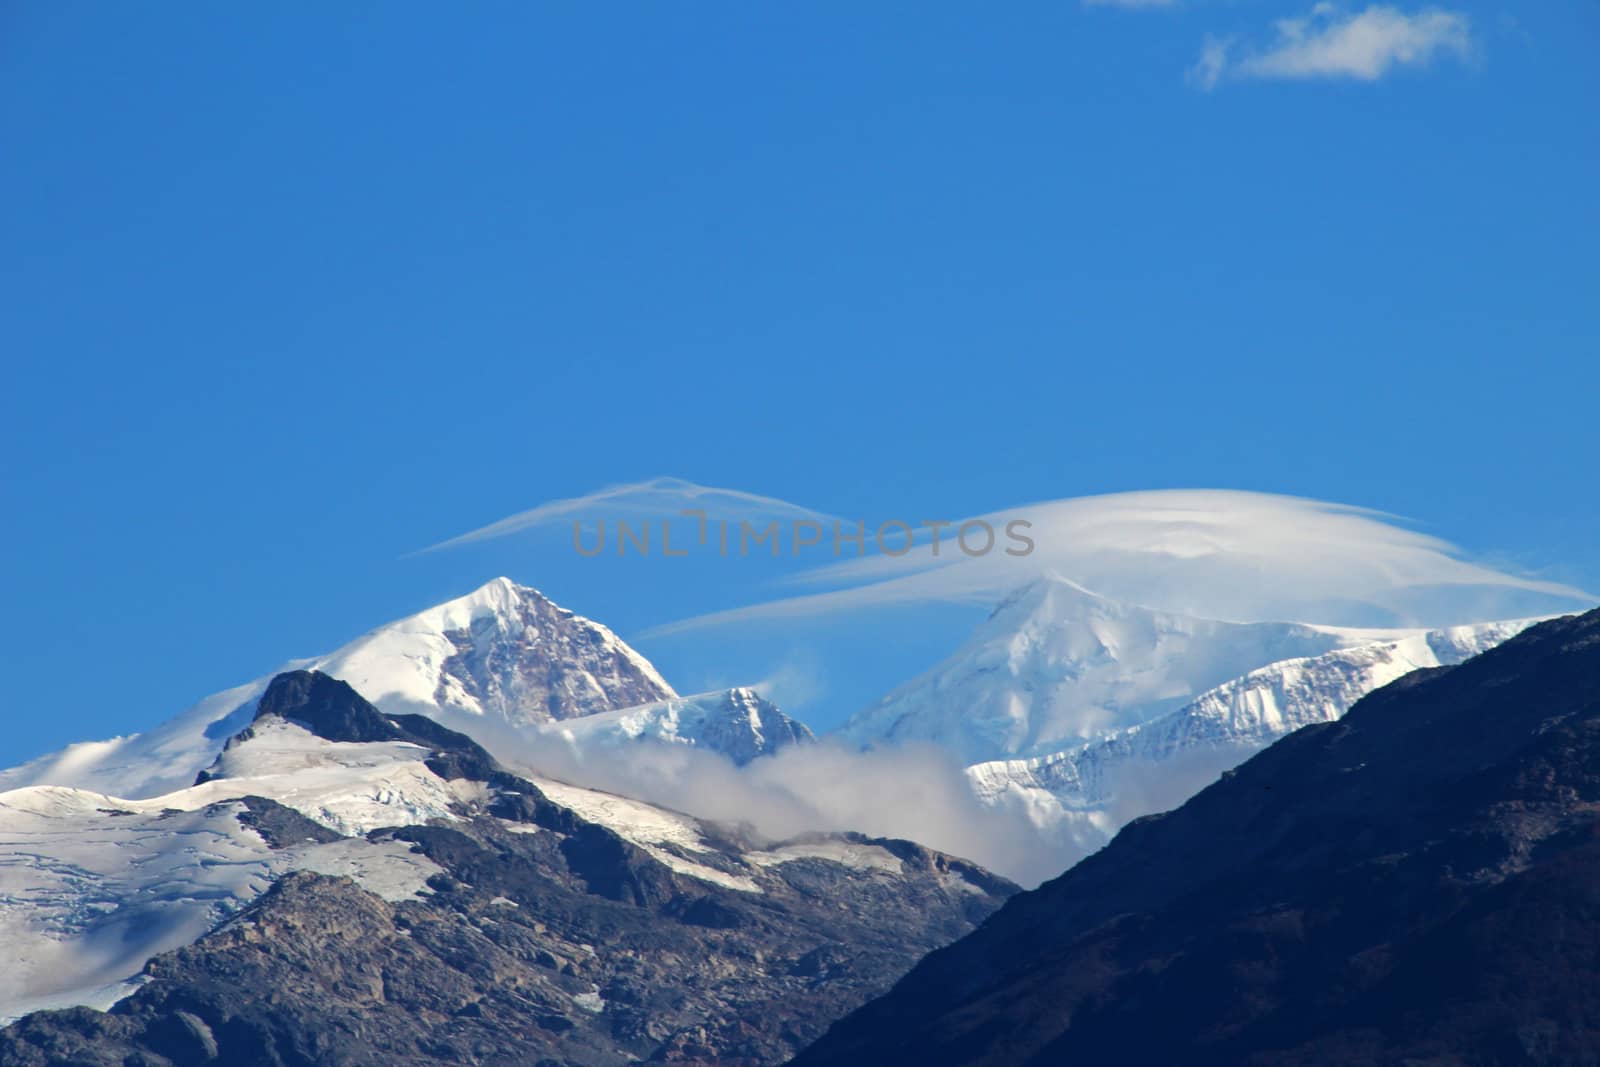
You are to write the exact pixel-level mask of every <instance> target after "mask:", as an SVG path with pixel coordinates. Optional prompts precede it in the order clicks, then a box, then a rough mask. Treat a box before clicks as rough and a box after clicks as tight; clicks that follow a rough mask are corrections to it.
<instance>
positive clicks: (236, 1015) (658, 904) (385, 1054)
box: [0, 671, 1015, 1065]
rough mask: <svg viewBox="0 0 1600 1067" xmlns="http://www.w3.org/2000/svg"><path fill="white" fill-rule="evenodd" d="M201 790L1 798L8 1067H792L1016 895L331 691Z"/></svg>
mask: <svg viewBox="0 0 1600 1067" xmlns="http://www.w3.org/2000/svg"><path fill="white" fill-rule="evenodd" d="M196 777H197V779H198V781H197V782H196V784H193V785H190V786H188V787H187V788H184V789H180V790H176V791H174V792H172V793H169V794H165V795H163V796H160V797H157V798H148V799H144V800H123V799H117V798H112V797H107V796H104V795H101V794H93V793H89V792H87V791H84V790H76V789H66V788H60V787H48V786H36V787H29V788H24V789H20V790H13V791H11V792H7V793H4V794H0V842H3V844H0V931H4V940H5V944H6V947H7V951H8V953H9V954H10V956H11V959H12V960H13V965H12V967H11V970H10V974H9V976H8V978H7V980H6V981H7V982H8V983H9V984H8V985H6V986H0V989H4V990H6V992H7V994H8V996H9V1000H7V1001H6V1002H5V1003H0V1014H5V1015H12V1016H15V1015H19V1014H23V1013H28V1014H26V1015H25V1017H24V1018H22V1019H21V1020H20V1021H18V1022H16V1023H15V1024H13V1025H12V1026H10V1027H9V1028H8V1029H7V1030H5V1031H4V1032H3V1033H0V1063H5V1064H46V1063H62V1064H65V1063H71V1064H119V1065H121V1064H126V1063H142V1064H148V1065H159V1064H199V1063H217V1064H223V1063H226V1064H269V1065H276V1064H314V1063H317V1064H320V1063H328V1062H339V1063H350V1064H362V1063H370V1064H379V1063H382V1064H390V1065H394V1064H423V1063H437V1062H475V1063H484V1064H491V1063H504V1064H511V1063H518V1064H526V1063H547V1064H556V1063H559V1064H572V1065H589V1064H594V1065H609V1064H622V1063H628V1062H635V1061H637V1060H642V1059H656V1060H660V1061H667V1062H680V1063H728V1064H749V1065H757V1064H768V1063H777V1062H781V1061H782V1060H783V1059H785V1058H787V1057H788V1056H789V1055H791V1054H792V1053H793V1052H794V1051H795V1050H796V1049H798V1048H799V1047H800V1046H801V1045H803V1044H804V1043H805V1042H807V1041H809V1040H811V1039H813V1038H814V1037H816V1036H817V1035H818V1034H820V1033H821V1031H822V1029H823V1028H824V1027H825V1026H826V1024H827V1022H828V1021H829V1020H830V1019H832V1018H835V1017H837V1016H838V1015H839V1014H842V1013H843V1012H844V1011H847V1010H849V1009H850V1008H852V1007H854V1006H856V1005H857V1004H859V1003H861V1002H863V1001H865V1000H866V999H867V998H869V997H870V996H872V995H874V994H876V993H878V992H881V991H883V990H884V989H886V988H887V987H888V985H889V984H890V983H891V982H892V981H893V980H894V978H895V977H897V976H898V975H899V974H900V973H903V972H904V970H905V969H906V968H907V967H909V966H910V965H911V964H912V963H913V962H914V961H915V960H916V959H917V958H918V957H919V956H920V955H921V954H922V953H924V952H926V951H927V950H928V949H931V948H933V947H936V946H937V945H939V944H943V943H945V942H948V941H950V940H952V939H953V938H955V937H957V936H960V935H961V934H962V933H965V932H966V931H968V930H970V929H971V928H972V927H973V925H975V924H976V922H978V921H980V920H981V919H982V918H983V917H984V916H986V915H988V914H989V913H990V912H992V911H993V910H994V908H995V907H997V906H998V905H999V904H1000V902H1001V901H1002V900H1003V899H1004V898H1005V897H1007V896H1008V895H1010V894H1011V893H1012V892H1013V891H1014V889H1015V887H1013V886H1011V885H1010V884H1009V883H1007V882H1005V881H1004V880H1002V879H999V878H996V877H994V876H992V875H990V874H988V873H987V872H985V871H983V870H982V869H980V868H978V867H975V866H973V865H971V864H968V863H965V862H963V861H960V860H956V859H953V858H951V857H948V856H944V855H941V854H938V853H935V852H931V851H929V850H927V849H924V848H922V847H920V846H917V845H914V844H911V843H909V842H903V841H893V840H878V839H868V838H863V837H860V836H859V835H850V834H836V835H819V836H811V837H806V838H802V839H797V840H790V841H782V842H774V841H763V840H755V839H753V838H752V837H751V836H750V835H749V833H748V832H747V831H744V830H741V829H740V828H739V827H730V826H714V825H709V824H704V823H701V822H698V821H696V820H694V819H691V818H689V817H688V816H684V815H681V814H678V813H676V812H671V811H667V810H665V809H661V808H655V807H651V806H650V805H647V804H643V803H640V802H638V801H633V800H628V799H625V798H622V797H617V796H613V795H611V794H606V793H599V792H595V791H593V790H588V789H583V788H579V787H576V786H572V785H566V784H563V783H559V782H553V781H544V780H534V779H530V778H527V777H522V776H518V775H516V774H513V773H511V772H509V771H507V770H506V769H505V768H504V767H502V766H500V765H499V763H498V762H497V761H496V760H495V759H494V758H493V757H492V756H491V755H490V754H489V753H488V752H487V751H486V750H485V749H483V748H482V747H480V746H479V745H477V744H476V743H475V742H473V741H472V740H470V739H469V738H467V737H466V736H465V735H463V734H460V733H456V732H454V731H452V730H449V729H447V728H445V727H442V726H440V725H439V724H438V723H436V722H434V721H433V720H432V719H429V718H427V717H425V716H421V715H414V714H396V713H391V712H389V711H387V710H385V709H381V708H379V707H376V706H374V705H373V704H370V703H368V702H367V701H365V700H364V699H362V698H361V697H360V696H359V695H358V694H356V692H355V691H354V690H353V689H351V688H350V687H349V686H348V685H346V684H345V683H343V682H340V681H337V680H335V679H332V678H329V677H327V676H326V675H324V674H321V673H318V672H304V671H302V672H293V673H289V674H285V675H282V676H280V677H278V678H276V679H274V680H272V682H271V683H269V685H268V686H267V687H266V688H265V689H264V691H263V693H262V694H261V695H260V697H259V699H257V700H256V701H255V702H254V708H253V712H252V721H251V722H250V723H249V724H248V725H246V726H245V727H244V728H242V729H241V730H239V731H238V732H237V733H236V734H234V735H233V736H232V737H231V738H230V739H228V740H227V742H226V744H225V745H224V746H222V748H221V751H219V752H218V753H216V755H215V756H214V757H213V759H212V761H211V763H210V764H209V765H208V766H207V767H205V768H204V769H203V770H202V771H201V772H200V773H199V774H198V775H197V776H196ZM147 957H148V958H149V962H148V963H145V959H146V958H147ZM141 965H142V970H141ZM69 1004H76V1005H81V1006H78V1007H71V1008H63V1010H53V1011H39V1010H35V1009H38V1008H45V1007H60V1006H64V1005H69ZM96 1007H109V1008H110V1010H109V1011H106V1012H102V1011H98V1010H96Z"/></svg>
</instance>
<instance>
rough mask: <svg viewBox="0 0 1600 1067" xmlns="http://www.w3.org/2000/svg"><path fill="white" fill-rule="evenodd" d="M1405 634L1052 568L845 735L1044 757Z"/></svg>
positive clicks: (965, 758)
mask: <svg viewBox="0 0 1600 1067" xmlns="http://www.w3.org/2000/svg"><path fill="white" fill-rule="evenodd" d="M1399 636H1403V634H1401V633H1397V632H1389V631H1376V630H1355V629H1343V628H1337V627H1328V626H1313V625H1307V624H1302V623H1233V622H1222V621H1218V620H1213V619H1201V618H1195V617H1192V616H1187V615H1179V614H1173V613H1170V612H1161V611H1153V610H1150V609H1147V608H1142V607H1137V606H1134V605H1130V604H1122V603H1118V602H1116V601H1113V600H1109V599H1107V598H1105V597H1102V596H1099V595H1097V594H1095V593H1092V592H1090V591H1089V590H1087V589H1084V588H1083V587H1081V586H1079V585H1077V584H1076V583H1074V582H1071V581H1069V580H1068V579H1065V578H1062V577H1059V576H1050V577H1046V578H1042V579H1040V580H1038V581H1036V582H1033V583H1030V584H1029V585H1027V586H1025V587H1023V588H1022V589H1020V590H1018V591H1017V592H1016V593H1014V594H1012V595H1011V596H1010V597H1008V598H1007V599H1006V600H1005V601H1003V602H1002V603H1001V604H1000V605H999V606H998V607H997V608H996V609H995V610H994V612H993V613H992V614H991V615H990V617H989V618H988V620H987V621H985V622H984V623H983V624H982V625H980V626H979V627H978V628H977V630H976V631H975V632H974V633H973V635H972V636H971V637H970V638H969V639H968V640H967V641H966V642H965V643H964V644H963V645H962V646H961V647H960V648H959V649H957V650H956V652H955V653H954V654H952V655H951V656H950V657H948V658H947V659H946V660H945V661H944V662H942V663H940V664H938V665H937V666H935V667H934V668H933V669H932V670H930V671H928V672H926V673H924V674H922V675H921V676H919V677H917V678H915V679H913V680H911V681H910V682H908V683H906V684H905V685H903V686H901V687H900V688H898V689H896V690H895V691H894V692H892V693H890V694H889V695H888V696H886V697H884V698H883V699H882V700H880V701H879V702H878V703H877V704H875V705H873V706H872V707H869V708H867V709H865V710H863V711H862V712H860V713H858V714H857V715H856V716H855V717H853V718H852V719H851V720H850V721H849V722H847V723H846V724H845V725H844V726H842V727H841V728H840V729H839V730H838V736H840V737H842V738H844V739H845V740H847V741H849V742H852V743H853V744H856V745H859V746H863V747H865V746H869V745H874V744H884V743H891V744H892V743H903V742H907V741H928V742H932V743H934V744H937V745H940V746H942V747H944V748H946V749H948V750H950V751H952V752H954V753H955V754H956V755H957V757H958V758H960V759H961V760H962V762H964V763H979V762H983V761H987V760H994V759H1003V758H1008V757H1026V756H1034V755H1044V754H1047V753H1050V752H1054V751H1059V750H1061V749H1064V748H1068V747H1071V746H1073V745H1074V744H1078V743H1086V742H1089V741H1092V740H1094V739H1095V738H1097V737H1100V736H1103V735H1105V734H1107V733H1110V732H1112V731H1115V730H1118V729H1121V728H1125V727H1128V726H1131V725H1134V724H1136V723H1139V722H1144V721H1148V720H1150V719H1154V718H1156V717H1158V716H1160V715H1163V714H1166V713H1168V712H1170V711H1174V710H1176V709H1178V708H1180V707H1182V706H1183V705H1185V704H1187V703H1189V702H1190V701H1192V700H1194V699H1196V698H1197V697H1199V696H1200V695H1201V694H1202V693H1204V692H1206V691H1208V690H1210V689H1212V688H1214V687H1216V686H1218V685H1221V684H1223V683H1224V682H1227V681H1229V680H1230V679H1233V678H1238V677H1240V676H1241V675H1244V674H1245V673H1247V672H1249V671H1251V670H1253V669H1255V668H1257V667H1261V666H1263V665H1265V664H1268V663H1274V662H1277V661H1280V660H1285V659H1290V658H1294V657H1302V656H1316V655H1321V654H1322V653H1324V652H1329V651H1332V650H1334V649H1337V648H1344V647H1350V646H1354V645H1361V644H1369V643H1371V642H1373V641H1377V640H1382V639H1384V638H1386V637H1399Z"/></svg>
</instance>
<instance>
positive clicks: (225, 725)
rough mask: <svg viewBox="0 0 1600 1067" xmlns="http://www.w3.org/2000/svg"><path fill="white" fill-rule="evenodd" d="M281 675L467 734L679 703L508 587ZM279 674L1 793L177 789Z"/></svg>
mask: <svg viewBox="0 0 1600 1067" xmlns="http://www.w3.org/2000/svg"><path fill="white" fill-rule="evenodd" d="M283 669H284V670H293V669H307V670H318V671H321V672H323V673H324V674H327V675H330V676H332V677H335V678H340V679H343V680H344V681H346V682H348V683H350V684H351V685H352V686H354V687H356V689H357V690H359V691H360V692H362V693H366V694H370V697H371V699H372V701H373V703H375V704H376V705H377V706H378V707H380V708H382V709H383V710H384V711H385V712H388V713H390V714H423V715H428V716H429V717H431V718H435V719H437V720H439V721H440V722H445V723H448V724H450V725H451V726H453V727H455V728H458V729H463V730H466V731H468V732H470V731H471V729H472V728H473V727H474V726H475V725H491V724H492V725H500V724H505V725H509V726H511V727H514V728H522V727H527V726H536V725H538V724H542V723H547V722H553V721H559V720H570V719H574V718H581V717H583V716H587V715H593V714H595V713H597V712H603V711H610V710H613V709H616V708H625V707H633V706H637V705H640V704H647V703H651V702H654V701H660V700H670V699H673V698H675V697H676V696H677V693H676V692H675V691H674V690H673V688H672V687H671V686H670V685H668V684H667V682H666V680H665V679H663V678H662V677H661V675H660V674H659V673H658V672H657V671H656V669H655V668H654V667H653V666H651V664H650V662H649V661H648V660H646V659H645V658H644V657H643V656H641V655H639V653H638V652H636V651H634V650H633V649H632V648H630V647H628V645H627V644H626V643H625V642H623V641H622V639H621V638H619V637H617V635H616V634H614V633H612V632H611V630H609V629H607V628H606V627H605V626H602V625H601V624H600V623H597V622H594V621H592V620H590V619H586V618H584V617H583V616H581V615H578V614H576V613H575V612H572V611H569V610H567V609H566V608H563V607H561V606H559V605H557V604H556V603H554V602H553V601H551V600H550V599H549V598H548V597H546V596H544V595H543V594H542V593H540V592H539V591H538V590H536V589H531V588H529V587H527V586H522V585H517V584H516V583H515V582H512V581H511V580H509V579H507V578H496V579H495V580H494V581H492V582H489V583H487V584H485V585H483V586H481V587H479V588H478V589H476V590H474V591H472V592H471V593H468V594H467V595H466V596H462V597H457V598H456V599H454V600H450V601H446V602H445V603H443V604H439V605H437V606H435V607H432V608H428V609H427V610H425V611H421V612H418V613H417V614H415V615H410V616H407V617H406V618H403V619H399V620H396V621H395V622H391V623H388V624H386V625H384V626H380V627H378V628H377V629H375V630H372V631H370V632H368V633H367V634H364V635H363V636H361V637H359V638H357V639H356V640H354V641H351V642H350V643H349V644H347V645H345V646H343V647H342V648H340V649H338V650H336V651H334V652H331V653H329V654H327V655H324V656H316V657H312V658H309V659H304V660H297V661H294V662H292V663H289V664H287V665H285V667H284V668H283ZM276 673H278V672H273V674H276ZM273 674H268V675H263V676H262V677H260V678H257V679H256V680H255V681H253V682H249V683H247V684H245V685H242V686H237V687H235V688H233V689H229V690H226V691H224V692H221V693H217V694H215V695H213V696H210V697H207V698H206V699H204V700H202V701H200V702H199V703H198V704H196V705H194V706H193V707H191V708H189V709H188V710H187V711H184V712H182V713H180V714H179V715H177V716H175V717H174V718H172V719H169V720H167V721H166V722H164V723H162V724H161V725H159V726H157V727H155V728H154V729H152V730H150V731H148V732H146V733H143V734H136V735H132V736H128V737H119V738H114V739H112V740H109V741H92V742H86V743H82V744H77V745H72V746H69V747H68V748H66V749H63V750H62V751H60V752H57V753H53V754H51V755H47V756H43V757H40V758H39V759H36V760H33V761H31V762H29V763H26V764H24V765H22V766H20V767H16V768H13V769H11V770H8V771H3V772H0V790H4V789H15V788H19V787H23V786H33V785H59V786H71V787H76V788H81V789H89V790H93V791H95V792H101V793H109V794H112V795H115V796H121V797H130V798H141V797H150V796H156V795H159V794H161V793H166V792H170V791H172V790H174V789H181V788H183V787H185V786H187V785H189V784H190V783H191V782H193V781H194V778H195V775H196V774H198V773H199V772H200V771H201V770H203V769H204V768H205V767H206V766H207V765H209V764H210V763H211V761H212V760H213V759H214V758H215V757H216V755H217V753H218V752H219V751H221V749H222V746H223V744H224V743H225V742H226V741H227V739H228V738H229V737H230V736H232V735H233V734H235V733H237V732H238V731H239V730H241V729H243V728H244V727H245V726H247V725H248V724H249V723H250V721H251V719H252V717H253V715H254V712H255V706H256V701H257V700H258V699H259V698H260V696H261V694H262V692H263V691H264V690H265V689H266V687H267V683H268V682H269V681H270V680H271V678H272V677H273Z"/></svg>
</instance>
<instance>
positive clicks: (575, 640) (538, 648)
mask: <svg viewBox="0 0 1600 1067" xmlns="http://www.w3.org/2000/svg"><path fill="white" fill-rule="evenodd" d="M315 665H316V667H317V669H319V670H321V671H323V672H324V673H327V674H330V675H333V676H334V677H336V678H342V679H344V680H345V681H347V682H349V683H350V684H351V685H353V686H355V687H356V688H357V689H358V690H359V691H361V692H363V693H368V694H371V699H372V700H373V701H374V702H375V703H376V704H377V705H378V706H379V707H381V708H384V709H385V710H387V711H414V712H417V713H419V714H434V713H435V712H437V711H438V710H439V709H443V710H444V711H445V712H447V713H459V714H467V715H487V716H490V717H492V718H495V719H499V720H501V721H504V722H507V723H510V724H512V725H514V726H516V725H525V724H529V723H539V722H548V721H551V720H558V719H570V718H576V717H579V716H583V715H592V714H594V713H595V712H598V711H608V710H610V709H612V708H617V707H626V706H629V705H633V704H642V703H646V702H648V701H652V700H663V699H669V698H671V697H674V696H676V695H677V694H676V693H675V692H674V691H673V689H672V687H671V686H670V685H668V684H667V682H666V679H664V678H662V677H661V675H660V674H659V673H658V672H657V671H656V669H655V667H653V666H651V664H650V662H649V661H648V660H646V659H645V658H644V657H643V656H641V655H639V653H637V652H635V651H634V650H633V649H632V648H630V647H628V645H627V644H626V643H625V642H624V641H623V640H622V639H621V638H619V637H617V635H616V634H614V633H612V632H611V630H609V629H607V628H606V627H605V626H603V625H601V624H600V623H598V622H594V621H593V620H591V619H586V618H584V617H583V616H581V615H578V614H576V613H575V612H572V611H569V610H567V609H566V608H563V607H561V606H559V605H558V604H556V603H555V602H553V601H551V600H550V599H549V598H548V597H546V596H544V594H542V593H540V592H539V591H538V590H537V589H532V588H529V587H527V586H521V585H517V584H516V583H515V582H513V581H511V580H510V579H509V578H496V579H495V580H494V581H492V582H489V583H487V584H486V585H483V586H481V587H479V588H478V589H476V590H474V591H473V592H471V593H469V594H467V595H466V596H464V597H458V598H457V599H455V600H450V601H446V602H445V603H443V604H440V605H438V606H437V607H433V608H429V609H428V610H426V611H423V612H419V613H418V614H416V615H413V616H410V617H409V618H405V619H401V620H399V621H398V622H393V623H390V624H388V625H387V626H382V627H379V628H378V629H376V630H374V631H372V632H371V633H369V634H367V635H366V636H365V637H362V638H360V639H358V640H356V641H353V642H351V643H350V644H349V645H346V646H345V647H344V648H342V649H340V650H339V651H337V652H335V653H333V654H332V655H330V656H326V657H323V658H322V659H321V660H319V661H317V663H316V664H315Z"/></svg>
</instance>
